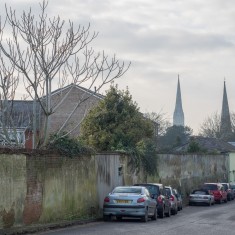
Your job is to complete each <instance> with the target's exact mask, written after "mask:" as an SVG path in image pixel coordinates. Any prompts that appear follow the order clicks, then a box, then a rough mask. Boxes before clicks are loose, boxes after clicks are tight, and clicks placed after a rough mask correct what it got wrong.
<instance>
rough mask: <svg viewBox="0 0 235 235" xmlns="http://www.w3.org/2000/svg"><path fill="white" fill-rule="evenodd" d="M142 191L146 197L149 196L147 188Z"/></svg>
mask: <svg viewBox="0 0 235 235" xmlns="http://www.w3.org/2000/svg"><path fill="white" fill-rule="evenodd" d="M144 191H145V195H146V196H147V197H150V194H149V191H148V189H144Z"/></svg>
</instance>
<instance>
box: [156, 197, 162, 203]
mask: <svg viewBox="0 0 235 235" xmlns="http://www.w3.org/2000/svg"><path fill="white" fill-rule="evenodd" d="M157 202H158V203H160V204H161V203H162V198H161V197H160V196H159V197H158V198H157Z"/></svg>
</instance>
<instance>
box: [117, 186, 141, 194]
mask: <svg viewBox="0 0 235 235" xmlns="http://www.w3.org/2000/svg"><path fill="white" fill-rule="evenodd" d="M113 193H133V194H141V188H127V187H125V188H115V189H114V190H113Z"/></svg>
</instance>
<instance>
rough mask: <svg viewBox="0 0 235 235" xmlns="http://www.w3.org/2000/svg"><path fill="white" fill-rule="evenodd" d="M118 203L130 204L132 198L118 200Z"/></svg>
mask: <svg viewBox="0 0 235 235" xmlns="http://www.w3.org/2000/svg"><path fill="white" fill-rule="evenodd" d="M116 201H117V203H123V204H128V203H130V200H116Z"/></svg>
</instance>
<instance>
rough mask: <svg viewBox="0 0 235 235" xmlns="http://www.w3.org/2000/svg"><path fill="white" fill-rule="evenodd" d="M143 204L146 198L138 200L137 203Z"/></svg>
mask: <svg viewBox="0 0 235 235" xmlns="http://www.w3.org/2000/svg"><path fill="white" fill-rule="evenodd" d="M142 202H145V198H143V197H141V198H139V199H138V200H137V203H142Z"/></svg>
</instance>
